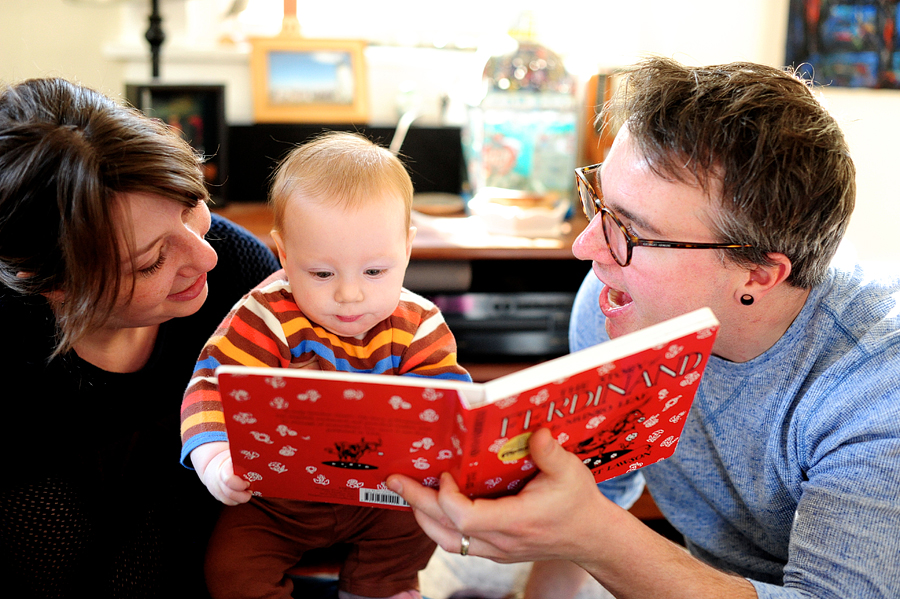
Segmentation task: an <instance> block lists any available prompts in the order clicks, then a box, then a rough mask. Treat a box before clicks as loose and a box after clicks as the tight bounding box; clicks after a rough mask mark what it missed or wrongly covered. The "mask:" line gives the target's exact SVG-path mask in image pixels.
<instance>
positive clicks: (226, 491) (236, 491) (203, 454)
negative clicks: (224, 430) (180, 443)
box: [191, 441, 252, 505]
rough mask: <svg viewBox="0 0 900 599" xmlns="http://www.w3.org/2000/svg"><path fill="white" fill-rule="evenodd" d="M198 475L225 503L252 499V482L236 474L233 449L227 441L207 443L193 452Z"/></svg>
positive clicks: (233, 503) (192, 455)
mask: <svg viewBox="0 0 900 599" xmlns="http://www.w3.org/2000/svg"><path fill="white" fill-rule="evenodd" d="M191 462H192V463H193V464H194V468H195V469H196V470H197V475H198V476H199V477H200V480H201V481H203V484H204V485H206V488H207V489H209V492H210V493H212V496H213V497H215V498H216V499H218V500H219V501H221V502H222V503H224V504H225V505H238V504H240V503H247V502H248V501H250V497H251V496H252V495H251V494H250V491H248V490H247V487H249V486H250V483H248V482H247V481H245V480H243V479H242V478H240V477H238V476H236V475H235V474H234V465H233V464H232V462H231V451H230V450H229V448H228V443H227V442H225V441H216V442H215V443H205V444H203V445H201V446H200V447H198V448H196V449H195V450H194V451H192V452H191Z"/></svg>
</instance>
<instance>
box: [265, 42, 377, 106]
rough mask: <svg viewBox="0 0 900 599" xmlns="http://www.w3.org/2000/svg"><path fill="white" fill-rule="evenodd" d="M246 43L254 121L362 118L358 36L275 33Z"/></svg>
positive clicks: (364, 101)
mask: <svg viewBox="0 0 900 599" xmlns="http://www.w3.org/2000/svg"><path fill="white" fill-rule="evenodd" d="M251 42H252V48H253V49H252V52H251V54H250V75H251V81H252V87H253V116H254V119H255V120H256V122H258V123H354V124H365V123H366V122H367V121H368V118H369V96H368V88H367V81H366V66H365V59H364V56H363V50H364V48H365V42H364V41H362V40H333V39H307V38H303V37H300V36H281V37H273V38H256V39H253V40H251Z"/></svg>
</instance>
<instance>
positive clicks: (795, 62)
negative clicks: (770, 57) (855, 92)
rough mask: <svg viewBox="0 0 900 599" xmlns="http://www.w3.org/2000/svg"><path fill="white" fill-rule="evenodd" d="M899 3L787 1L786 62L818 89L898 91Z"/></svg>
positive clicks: (873, 0) (886, 0)
mask: <svg viewBox="0 0 900 599" xmlns="http://www.w3.org/2000/svg"><path fill="white" fill-rule="evenodd" d="M898 19H900V2H898V1H896V0H815V1H811V0H790V3H789V14H788V35H787V51H786V54H785V57H786V60H785V62H786V63H787V64H789V65H792V66H795V67H798V68H799V69H800V71H801V72H802V73H804V74H805V75H806V76H808V77H810V78H815V81H816V82H817V83H819V84H822V85H835V86H842V87H870V88H884V89H900V33H898V29H897V23H898Z"/></svg>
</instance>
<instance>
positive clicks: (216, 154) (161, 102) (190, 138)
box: [125, 83, 228, 202]
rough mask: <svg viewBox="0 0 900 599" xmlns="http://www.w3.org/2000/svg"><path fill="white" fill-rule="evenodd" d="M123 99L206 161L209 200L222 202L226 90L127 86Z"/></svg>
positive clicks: (202, 86) (224, 196) (219, 87)
mask: <svg viewBox="0 0 900 599" xmlns="http://www.w3.org/2000/svg"><path fill="white" fill-rule="evenodd" d="M125 99H126V100H128V102H129V103H130V104H131V105H132V106H134V107H135V108H137V109H138V110H140V111H141V112H143V113H144V114H146V115H147V116H149V117H152V118H157V119H159V120H161V121H163V122H165V123H166V124H168V125H169V126H171V127H173V128H175V129H177V130H178V131H180V132H181V134H182V136H183V137H184V139H185V141H187V142H188V143H189V144H190V145H191V147H193V148H194V149H195V150H197V152H198V153H199V154H201V155H202V156H204V158H205V160H204V163H203V178H204V180H205V182H206V186H207V189H208V190H209V194H210V196H211V197H212V198H213V199H214V200H220V201H221V202H224V201H225V200H226V199H227V190H226V186H225V184H226V182H227V180H228V173H227V169H228V129H227V126H226V123H225V86H224V85H207V84H198V85H193V84H186V85H169V84H160V83H140V84H137V83H129V84H126V85H125Z"/></svg>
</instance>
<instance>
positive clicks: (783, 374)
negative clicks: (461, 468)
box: [388, 59, 900, 599]
mask: <svg viewBox="0 0 900 599" xmlns="http://www.w3.org/2000/svg"><path fill="white" fill-rule="evenodd" d="M610 110H611V112H612V116H613V117H615V121H616V122H617V123H620V124H621V129H620V130H619V132H618V134H617V136H616V140H615V143H614V145H613V147H612V149H611V151H610V153H609V155H608V157H607V159H606V160H605V162H604V163H603V165H602V166H599V165H595V167H587V168H584V169H578V181H579V189H580V192H581V196H582V200H583V202H584V206H585V211H586V213H587V214H588V216H589V218H591V217H593V218H592V220H591V224H590V225H589V226H588V228H587V229H586V230H585V232H584V233H583V234H582V235H581V236H580V237H579V239H578V240H577V241H576V243H575V247H574V252H575V255H576V256H578V257H579V258H581V259H586V260H587V259H589V260H592V261H593V274H592V275H589V277H588V278H587V279H586V280H585V283H584V284H583V286H582V289H581V290H580V292H579V297H578V299H577V300H576V304H575V308H574V312H573V319H572V324H571V329H570V341H571V347H572V349H573V350H577V349H580V348H582V347H586V346H589V345H593V344H595V343H599V342H602V341H603V340H605V339H606V338H607V336H609V337H617V336H620V335H623V334H625V333H629V332H632V331H636V330H638V329H641V328H643V327H646V326H648V325H650V324H654V323H657V322H660V321H662V320H665V319H667V318H670V317H673V316H676V315H679V314H683V313H685V312H688V311H690V310H692V309H695V308H698V307H701V306H709V307H710V308H712V310H713V312H714V313H715V314H716V316H717V317H718V318H719V320H720V322H721V325H722V326H721V329H720V332H719V336H718V338H717V340H716V345H715V346H714V348H713V353H714V356H713V357H712V358H711V359H710V361H709V364H708V366H707V369H706V373H705V374H704V378H703V381H702V383H701V386H700V389H699V393H698V396H697V399H696V400H695V403H694V406H693V408H692V410H691V414H690V417H689V419H688V420H687V423H686V425H685V429H684V433H683V435H682V438H681V441H680V444H679V447H678V450H677V451H676V453H675V455H674V456H673V457H672V458H670V459H668V460H666V461H663V462H660V463H657V464H653V465H650V466H647V467H646V468H644V469H643V470H642V471H641V472H639V473H635V474H634V475H630V478H628V477H620V478H618V479H615V480H613V481H611V482H610V483H609V484H605V485H601V490H602V491H603V493H605V494H606V495H608V496H609V499H607V497H606V496H604V494H601V493H599V492H598V491H597V487H596V486H595V485H594V483H593V480H592V478H591V476H590V473H589V471H588V470H587V468H585V467H584V466H583V465H582V464H581V462H580V461H579V460H578V459H577V458H576V457H575V456H574V455H572V454H569V453H567V452H565V451H563V450H562V449H561V448H560V447H559V446H558V445H557V444H556V443H554V442H553V440H552V438H551V437H550V435H549V434H547V432H546V431H540V432H538V433H536V434H535V435H534V436H533V437H532V441H531V450H532V455H533V458H534V461H535V463H536V464H537V466H538V467H539V468H540V469H541V473H540V474H539V476H538V477H536V478H535V479H534V480H533V481H532V482H531V483H530V484H528V485H526V487H525V488H524V489H523V490H522V491H521V492H520V493H519V494H518V495H516V496H513V497H507V498H503V499H499V500H492V501H484V500H479V501H477V502H472V501H470V500H469V499H468V498H466V497H465V496H463V495H461V494H460V493H459V492H458V490H457V488H456V485H455V484H454V482H453V481H452V479H451V478H450V477H448V476H445V477H444V478H443V479H442V481H441V482H442V484H441V489H440V492H435V491H433V490H430V489H426V488H423V487H421V486H419V485H416V484H414V483H412V481H410V480H409V479H405V478H403V477H392V478H390V479H389V481H388V484H389V486H391V488H393V489H394V490H396V491H398V492H400V493H402V494H403V495H404V497H405V498H406V499H407V500H408V501H409V502H410V503H411V504H412V505H413V506H414V509H415V511H416V515H417V518H418V521H419V523H420V525H421V526H422V527H423V529H424V530H425V531H426V532H427V533H428V534H429V535H430V536H431V537H432V538H433V539H434V540H435V541H437V542H438V544H440V545H441V547H443V548H444V549H446V550H449V551H461V550H462V549H465V551H464V552H465V553H468V554H471V555H479V556H484V557H488V558H491V559H494V560H496V561H500V562H511V561H537V562H539V563H538V564H537V565H536V568H535V570H534V571H533V573H532V578H531V580H530V581H529V591H528V592H529V593H532V595H533V596H535V597H537V596H540V593H541V590H542V589H556V590H557V591H558V590H559V589H561V588H564V587H567V588H566V592H568V591H571V592H573V593H574V589H577V586H578V582H579V579H578V578H577V577H575V578H571V577H569V578H567V577H566V574H567V573H568V574H569V575H571V574H572V572H574V571H576V570H577V569H578V568H580V569H583V570H584V571H586V572H587V573H589V574H590V575H591V576H593V577H594V578H595V579H597V580H598V581H599V582H600V583H601V584H602V585H603V586H605V587H606V588H607V589H608V590H609V591H610V592H611V593H612V594H613V595H615V596H616V597H620V598H631V597H635V598H646V597H685V598H691V599H697V598H703V597H715V598H721V597H729V598H743V597H748V598H752V597H761V598H775V597H792V598H793V597H796V598H800V597H816V598H835V599H838V598H840V599H847V598H869V597H872V598H874V597H898V596H900V559H898V555H900V535H898V534H897V531H898V530H900V493H898V489H900V307H898V306H900V277H897V276H894V277H893V278H889V279H883V280H875V279H872V278H870V276H869V275H868V274H867V273H866V272H865V271H864V270H862V269H860V268H857V269H852V270H840V269H837V268H830V263H831V259H832V257H833V256H834V253H835V251H836V249H837V246H838V244H839V242H840V240H841V237H842V236H843V233H844V231H845V230H846V226H847V224H848V222H849V218H850V214H851V212H852V209H853V204H854V195H855V183H854V177H855V170H854V167H853V163H852V161H851V159H850V157H849V155H848V151H847V146H846V143H845V141H844V138H843V135H842V133H841V131H840V129H839V127H838V126H837V124H836V123H835V121H834V119H833V118H832V117H831V116H830V115H829V114H828V113H827V112H826V111H825V110H824V108H823V107H822V106H821V105H820V104H819V103H818V102H817V101H816V99H815V97H814V95H813V94H812V92H811V91H810V89H809V88H808V86H807V85H806V84H805V83H804V82H803V81H801V80H799V79H797V78H796V77H794V76H793V75H791V74H790V73H787V72H784V71H781V70H778V69H773V68H769V67H765V66H762V65H755V64H748V63H735V64H729V65H721V66H715V67H707V68H686V67H683V66H682V65H679V64H678V63H676V62H674V61H671V60H667V59H649V60H647V61H645V62H643V63H641V64H640V65H638V66H637V67H636V68H635V69H634V70H632V71H631V72H630V73H629V75H628V77H627V79H626V80H625V82H624V83H623V84H622V86H620V91H619V92H618V94H617V98H616V99H615V100H614V102H613V103H612V105H611V106H610ZM644 480H645V481H646V484H647V486H648V488H649V490H650V491H651V493H652V494H653V497H654V499H655V500H656V503H657V505H658V506H659V508H660V510H661V511H662V512H663V514H665V516H666V517H667V518H668V519H669V521H670V522H671V523H672V524H673V525H674V526H675V527H676V528H677V529H678V530H679V531H681V532H682V534H684V536H685V539H686V543H687V547H688V549H689V552H687V551H684V550H683V548H681V547H680V546H678V545H675V544H673V543H671V542H669V541H667V540H665V539H663V538H662V537H660V536H658V535H657V534H656V533H654V532H652V531H651V530H649V529H648V528H647V527H645V526H644V525H643V524H641V523H640V522H639V521H638V520H637V519H635V518H633V517H632V516H631V515H630V514H628V513H627V512H626V511H625V510H624V509H622V507H619V506H617V505H616V503H618V504H619V505H621V506H627V505H629V503H630V502H631V501H633V500H634V499H635V498H636V497H637V495H638V494H639V493H640V490H641V488H642V485H643V482H644ZM611 500H612V501H611ZM614 502H615V503H614ZM547 560H562V561H547ZM565 562H571V563H569V564H566V563H565ZM573 564H574V565H573ZM576 566H577V567H578V568H576ZM567 582H568V583H569V584H568V586H567V585H566V583H567ZM543 596H548V595H546V594H545V595H543Z"/></svg>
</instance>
